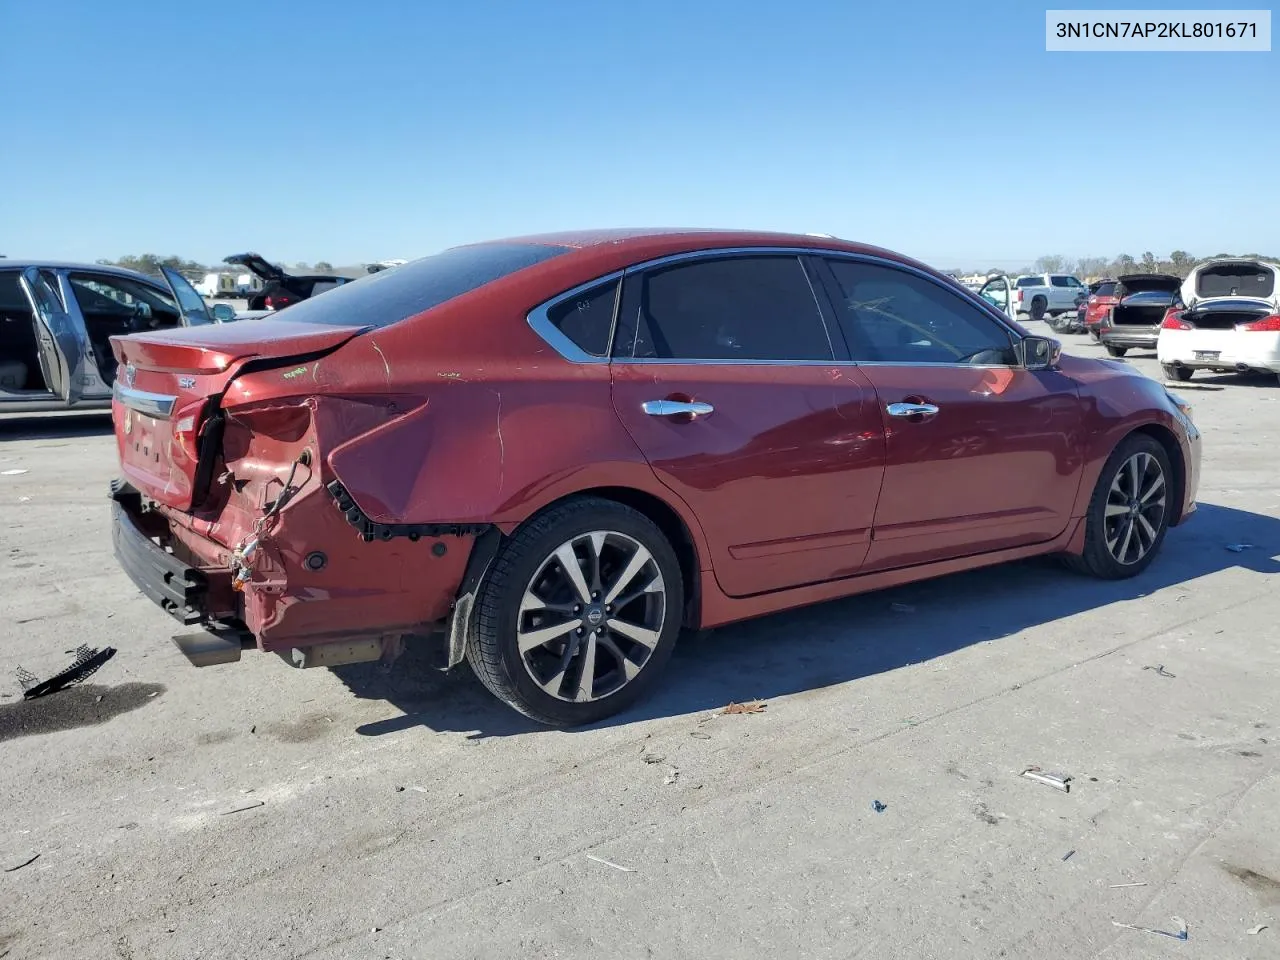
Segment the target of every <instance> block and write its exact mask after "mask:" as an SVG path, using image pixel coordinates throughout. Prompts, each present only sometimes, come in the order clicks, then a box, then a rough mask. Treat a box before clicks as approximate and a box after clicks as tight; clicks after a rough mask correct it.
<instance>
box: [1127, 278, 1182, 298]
mask: <svg viewBox="0 0 1280 960" xmlns="http://www.w3.org/2000/svg"><path fill="white" fill-rule="evenodd" d="M1181 286H1182V278H1181V277H1175V276H1172V275H1170V274H1165V273H1131V274H1128V275H1127V276H1123V277H1121V278H1120V279H1119V281H1117V283H1116V288H1115V291H1114V295H1115V296H1118V297H1120V298H1121V299H1123V298H1125V297H1128V296H1130V295H1131V294H1135V293H1151V292H1161V293H1165V294H1168V295H1169V296H1170V297H1172V296H1173V294H1175V293H1177V291H1178V289H1179V288H1180V287H1181Z"/></svg>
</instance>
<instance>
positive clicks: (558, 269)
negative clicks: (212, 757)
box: [112, 231, 1200, 725]
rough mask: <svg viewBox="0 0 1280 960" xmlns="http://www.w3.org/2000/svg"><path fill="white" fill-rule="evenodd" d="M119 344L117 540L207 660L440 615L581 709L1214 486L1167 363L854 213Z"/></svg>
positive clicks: (307, 657) (563, 245) (427, 273)
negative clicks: (1051, 324) (769, 627)
mask: <svg viewBox="0 0 1280 960" xmlns="http://www.w3.org/2000/svg"><path fill="white" fill-rule="evenodd" d="M112 345H113V347H114V349H115V353H116V357H117V359H118V360H119V362H120V363H121V364H124V365H125V366H126V368H127V369H128V370H129V371H130V377H129V379H128V380H127V381H125V382H120V381H117V383H116V392H115V401H114V403H113V407H112V415H113V418H114V421H115V428H116V439H117V445H118V450H119V456H120V467H121V474H122V476H121V480H120V481H119V482H117V483H116V484H115V485H114V497H113V501H114V502H113V504H112V510H113V524H112V526H113V537H114V542H115V550H116V554H117V557H118V558H119V561H120V563H121V565H122V567H123V568H124V570H125V571H126V572H127V573H128V574H129V576H130V577H132V578H133V580H134V582H135V583H136V584H137V586H138V587H139V588H140V589H141V590H142V591H143V592H144V593H145V594H146V595H147V596H149V597H151V598H152V599H153V600H154V601H155V602H156V603H158V604H159V605H161V606H162V607H163V608H164V609H165V610H167V611H168V612H169V613H170V614H172V615H173V616H174V617H175V618H176V619H178V620H179V621H181V622H182V623H184V624H187V625H203V626H204V627H205V628H206V629H204V630H201V631H199V632H197V633H195V634H186V635H184V636H181V637H178V638H175V639H176V640H177V642H178V645H179V647H180V649H182V650H183V651H184V653H186V654H187V656H188V657H189V658H190V659H191V660H192V661H193V662H195V663H199V664H202V665H203V664H208V663H211V662H230V661H235V660H239V659H240V656H241V650H242V647H243V645H244V644H246V643H251V644H256V645H257V646H258V647H259V648H260V649H262V650H266V651H275V652H278V653H280V654H282V655H283V656H285V657H286V658H288V659H289V660H291V661H292V662H293V663H294V664H295V665H297V666H326V665H332V664H337V663H346V662H354V661H359V660H375V659H379V658H382V657H388V658H390V657H392V656H394V655H395V654H396V653H398V652H399V651H400V649H401V648H402V645H403V644H404V643H405V642H406V639H405V638H406V637H408V638H409V639H408V642H416V638H418V637H420V636H421V635H423V634H425V633H427V632H428V631H430V630H431V629H432V627H433V626H438V627H439V628H440V629H441V630H442V631H443V632H444V633H445V635H446V638H447V639H446V642H445V644H444V646H445V649H446V650H447V654H448V655H447V659H446V660H445V663H447V664H448V665H450V666H452V665H457V664H459V663H461V662H462V661H463V660H464V659H465V660H467V661H468V662H469V663H470V664H471V666H472V668H473V669H474V670H475V672H476V673H477V674H478V676H479V677H480V679H481V681H482V682H483V683H484V684H485V685H486V686H487V687H488V688H489V690H490V691H491V692H493V693H494V694H495V695H496V696H498V697H499V698H501V699H502V700H504V701H506V702H507V703H508V704H510V705H512V706H513V707H515V708H516V709H518V710H520V711H521V712H523V713H525V714H527V715H528V716H530V717H533V718H535V719H536V720H539V721H542V722H545V723H550V724H562V725H574V724H582V723H590V722H593V721H596V720H600V719H602V718H604V717H607V716H609V715H611V714H614V713H617V712H618V711H619V710H621V709H623V708H624V707H626V706H627V705H628V704H629V703H631V702H633V701H634V700H636V699H637V698H638V697H640V696H642V695H643V694H644V693H645V692H646V691H647V690H649V689H651V688H652V687H653V685H654V684H655V683H656V682H657V680H658V676H659V673H660V671H661V668H662V666H663V663H664V662H665V661H666V660H667V658H668V657H669V656H670V654H671V651H672V647H673V646H674V644H675V642H676V637H677V635H678V634H679V633H680V631H681V629H682V628H683V627H690V628H708V627H714V626H717V625H721V624H726V623H731V622H733V621H737V620H743V619H746V618H750V617H756V616H760V615H763V614H767V613H772V612H775V611H779V610H785V609H788V608H792V607H797V606H801V605H804V604H810V603H815V602H818V601H822V600H829V599H832V598H835V597H843V596H848V595H850V594H854V593H861V592H865V591H868V590H876V589H880V588H883V587H887V586H890V585H896V584H902V583H906V582H909V581H914V580H919V579H922V578H926V577H932V576H937V575H940V574H946V573H953V572H956V571H959V570H965V569H971V568H975V567H981V566H985V565H989V564H994V563H1000V562H1003V561H1007V560H1013V559H1017V558H1021V557H1027V556H1032V555H1037V554H1061V555H1063V556H1064V558H1066V559H1067V560H1068V561H1069V563H1070V564H1071V565H1073V566H1074V567H1076V568H1077V569H1079V570H1080V571H1082V572H1086V573H1089V574H1092V575H1094V576H1097V577H1102V578H1107V579H1120V578H1126V577H1131V576H1134V575H1136V574H1138V573H1140V572H1141V571H1142V570H1144V569H1146V568H1147V566H1148V565H1149V564H1150V563H1151V561H1152V560H1153V558H1154V557H1155V555H1156V553H1157V552H1158V551H1159V549H1160V546H1161V544H1162V542H1163V540H1164V538H1165V533H1166V531H1167V530H1168V528H1169V527H1170V526H1171V525H1174V524H1178V523H1181V522H1182V521H1183V520H1185V519H1186V518H1187V517H1188V516H1189V515H1190V514H1191V512H1192V511H1193V510H1194V506H1195V495H1196V488H1197V484H1198V477H1199V457H1200V441H1199V433H1198V431H1197V430H1196V428H1195V426H1194V424H1193V423H1192V421H1191V419H1190V415H1189V414H1190V411H1189V408H1188V407H1187V406H1186V404H1185V403H1183V402H1182V401H1180V400H1178V399H1177V398H1176V397H1174V396H1173V395H1172V394H1170V393H1169V392H1167V391H1166V390H1165V388H1164V387H1163V386H1161V385H1160V384H1159V383H1157V382H1155V381H1154V380H1151V379H1149V378H1147V377H1144V376H1142V375H1141V374H1138V373H1136V372H1134V371H1132V370H1130V369H1129V368H1127V367H1123V366H1117V365H1115V364H1110V363H1105V362H1100V361H1097V360H1088V359H1082V358H1076V357H1067V356H1061V355H1060V348H1059V345H1058V343H1057V342H1056V341H1053V340H1050V339H1047V338H1044V337H1037V336H1032V335H1030V334H1028V333H1027V332H1026V331H1025V330H1023V329H1022V328H1021V327H1019V326H1018V325H1017V324H1016V323H1014V322H1012V321H1010V320H1009V319H1008V317H1006V316H1005V315H1004V314H1003V313H1001V312H1000V311H999V310H997V309H995V308H994V307H992V306H991V305H990V304H989V303H988V302H987V301H986V300H984V299H983V298H982V297H979V296H974V295H973V294H972V293H970V292H968V291H966V290H965V289H964V288H963V287H961V286H960V285H959V284H958V283H956V282H954V281H952V280H950V279H949V278H946V277H943V276H942V275H940V274H938V273H936V272H935V271H933V270H930V269H929V268H927V267H925V266H924V265H922V264H920V263H918V262H915V261H912V260H909V259H907V258H905V257H902V256H899V255H897V254H894V253H891V252H889V251H886V250H880V249H877V248H874V247H867V246H862V245H859V244H854V243H849V242H846V241H841V240H835V239H828V238H818V237H809V236H798V235H789V234H769V233H747V232H733V231H684V232H680V231H665V232H663V231H636V232H628V231H601V232H594V233H580V234H556V235H546V236H538V237H525V238H521V239H516V240H506V241H498V242H492V243H482V244H476V245H472V246H467V247H460V248H455V249H452V250H447V251H445V252H443V253H440V254H437V255H435V256H432V257H427V258H425V259H422V260H417V261H414V262H411V263H408V264H405V265H404V266H401V267H397V268H395V269H394V270H386V271H383V272H380V273H376V274H373V275H370V276H367V277H365V278H362V279H360V280H359V281H357V282H355V283H352V284H349V285H347V286H345V287H343V288H341V289H338V290H334V291H333V292H331V293H328V294H326V295H324V296H322V297H315V298H312V299H310V300H307V301H305V302H303V303H300V304H298V305H297V306H295V307H291V308H290V309H289V311H288V312H287V313H286V314H284V315H283V316H279V317H276V318H274V319H272V320H271V321H269V322H249V323H239V324H225V325H221V326H217V327H205V328H204V329H201V330H184V331H173V332H155V333H142V334H134V335H132V336H125V337H117V338H115V339H114V340H113V341H112Z"/></svg>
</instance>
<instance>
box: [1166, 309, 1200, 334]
mask: <svg viewBox="0 0 1280 960" xmlns="http://www.w3.org/2000/svg"><path fill="white" fill-rule="evenodd" d="M1160 329H1161V330H1194V329H1195V324H1193V323H1188V322H1187V321H1186V320H1183V319H1182V311H1181V310H1179V309H1178V308H1177V307H1170V308H1169V309H1168V310H1166V311H1165V312H1164V319H1163V320H1161V321H1160Z"/></svg>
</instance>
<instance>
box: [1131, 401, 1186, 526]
mask: <svg viewBox="0 0 1280 960" xmlns="http://www.w3.org/2000/svg"><path fill="white" fill-rule="evenodd" d="M1137 434H1143V435H1145V436H1148V437H1151V439H1153V440H1155V441H1156V443H1158V444H1160V446H1161V447H1163V448H1164V452H1165V456H1167V457H1168V458H1169V466H1171V467H1172V468H1173V492H1174V497H1173V511H1172V515H1171V518H1170V523H1169V525H1170V526H1177V525H1178V524H1179V523H1181V522H1182V511H1183V507H1184V501H1185V500H1186V490H1187V461H1186V457H1185V456H1184V455H1183V452H1182V446H1181V444H1179V443H1178V438H1177V437H1176V436H1174V433H1173V431H1172V430H1170V429H1169V428H1168V427H1166V426H1165V425H1164V424H1161V423H1144V424H1142V425H1141V426H1138V427H1135V428H1134V429H1133V430H1131V431H1129V433H1127V434H1125V436H1124V437H1122V438H1121V440H1120V443H1124V441H1125V440H1128V439H1129V437H1132V436H1135V435H1137ZM1117 446H1119V444H1117Z"/></svg>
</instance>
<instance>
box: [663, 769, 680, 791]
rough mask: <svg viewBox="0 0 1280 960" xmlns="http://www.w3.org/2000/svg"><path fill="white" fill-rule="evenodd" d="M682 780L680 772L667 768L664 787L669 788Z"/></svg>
mask: <svg viewBox="0 0 1280 960" xmlns="http://www.w3.org/2000/svg"><path fill="white" fill-rule="evenodd" d="M679 779H680V771H679V770H677V769H676V768H675V767H667V775H666V777H665V778H664V779H663V781H662V785H663V786H664V787H669V786H671V785H672V784H673V783H675V782H676V781H677V780H679Z"/></svg>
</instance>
